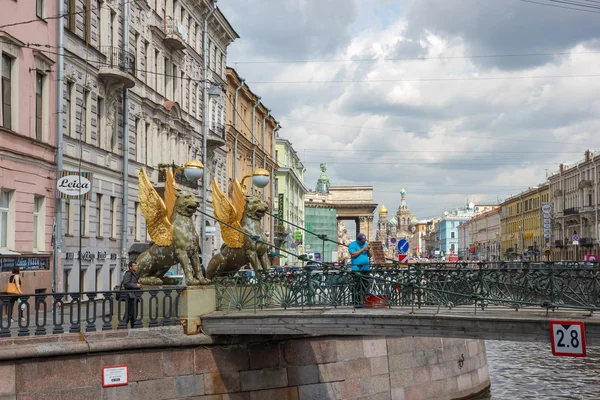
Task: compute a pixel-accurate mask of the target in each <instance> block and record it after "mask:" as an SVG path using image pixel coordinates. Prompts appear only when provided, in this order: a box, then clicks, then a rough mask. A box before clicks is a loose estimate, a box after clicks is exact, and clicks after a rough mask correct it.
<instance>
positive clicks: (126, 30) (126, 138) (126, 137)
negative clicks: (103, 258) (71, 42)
mask: <svg viewBox="0 0 600 400" xmlns="http://www.w3.org/2000/svg"><path fill="white" fill-rule="evenodd" d="M121 4H122V9H123V60H124V61H125V63H126V64H125V66H126V68H127V70H129V65H127V53H128V51H129V1H128V0H122V3H121ZM128 206H129V101H128V89H127V88H125V87H124V88H123V218H122V226H121V271H125V269H126V268H127V259H128V254H127V224H128V221H127V220H128V218H127V217H128V214H129V209H128Z"/></svg>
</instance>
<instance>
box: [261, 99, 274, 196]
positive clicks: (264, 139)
mask: <svg viewBox="0 0 600 400" xmlns="http://www.w3.org/2000/svg"><path fill="white" fill-rule="evenodd" d="M270 115H271V110H267V115H265V117H264V118H263V123H262V147H263V153H264V155H263V168H264V169H267V135H266V134H265V131H266V128H265V125H266V123H267V118H269V116H270ZM271 179H273V178H271ZM266 198H267V191H266V190H264V189H263V200H264V199H266Z"/></svg>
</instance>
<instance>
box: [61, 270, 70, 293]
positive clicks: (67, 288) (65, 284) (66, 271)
mask: <svg viewBox="0 0 600 400" xmlns="http://www.w3.org/2000/svg"><path fill="white" fill-rule="evenodd" d="M70 272H71V270H70V269H65V274H64V277H63V280H64V282H63V285H64V287H65V293H69V273H70Z"/></svg>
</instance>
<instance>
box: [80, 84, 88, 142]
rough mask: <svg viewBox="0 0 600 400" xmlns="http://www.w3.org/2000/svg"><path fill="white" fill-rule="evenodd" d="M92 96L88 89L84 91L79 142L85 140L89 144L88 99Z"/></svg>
mask: <svg viewBox="0 0 600 400" xmlns="http://www.w3.org/2000/svg"><path fill="white" fill-rule="evenodd" d="M89 96H90V91H89V90H87V89H84V90H83V102H82V103H81V117H80V118H81V133H80V134H79V140H85V141H86V142H88V141H89V140H90V139H89V137H88V123H87V119H88V98H89Z"/></svg>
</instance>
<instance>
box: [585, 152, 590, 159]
mask: <svg viewBox="0 0 600 400" xmlns="http://www.w3.org/2000/svg"><path fill="white" fill-rule="evenodd" d="M585 161H586V162H587V161H590V151H589V150H586V151H585Z"/></svg>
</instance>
